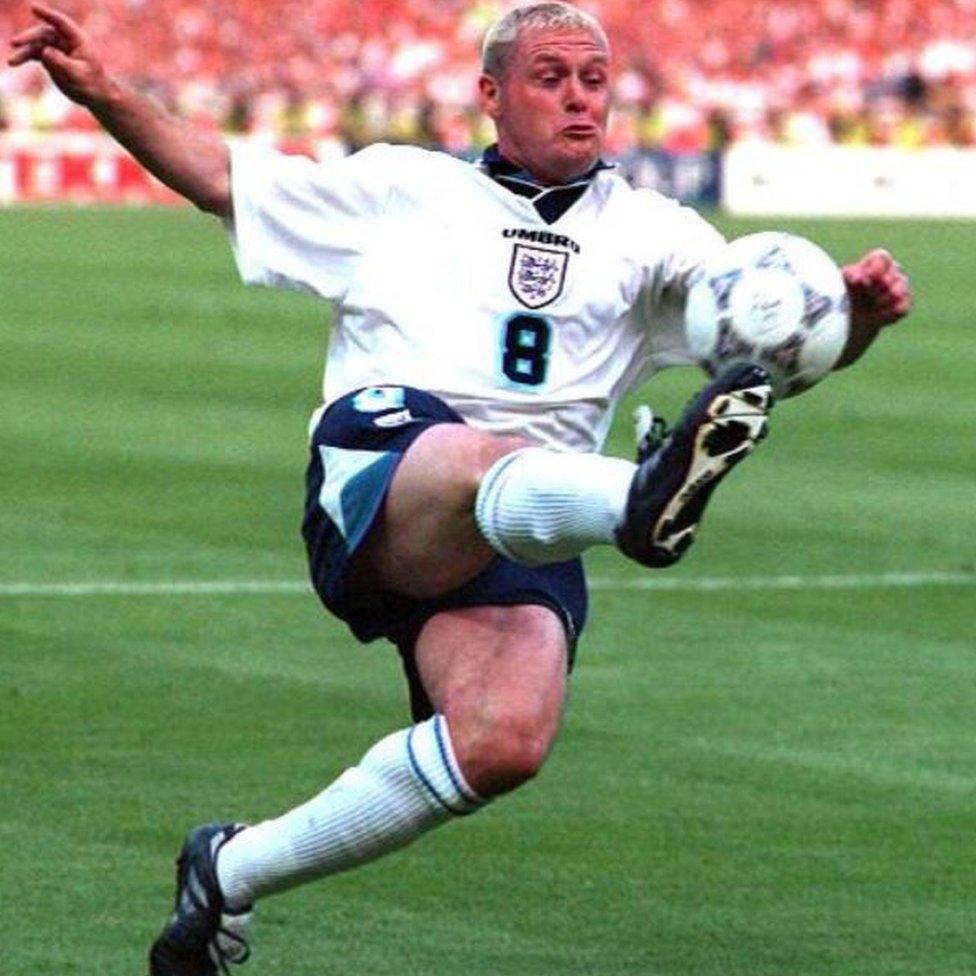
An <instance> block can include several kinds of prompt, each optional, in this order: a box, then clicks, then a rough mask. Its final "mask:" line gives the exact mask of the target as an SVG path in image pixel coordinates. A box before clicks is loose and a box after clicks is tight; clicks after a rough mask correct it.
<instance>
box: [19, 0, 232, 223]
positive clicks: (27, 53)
mask: <svg viewBox="0 0 976 976" xmlns="http://www.w3.org/2000/svg"><path fill="white" fill-rule="evenodd" d="M31 10H32V11H33V13H34V15H35V16H36V17H37V18H38V20H39V21H40V23H38V24H35V25H34V26H33V27H29V28H27V29H26V30H23V31H21V32H20V33H19V34H16V35H15V36H14V37H13V38H12V39H11V44H12V45H13V47H14V48H15V49H16V50H15V52H14V54H13V55H12V57H11V58H10V59H9V61H8V62H7V63H8V64H9V65H10V66H11V67H16V66H17V65H20V64H25V63H26V62H28V61H38V62H40V63H41V64H42V65H43V66H44V68H45V70H46V71H47V73H48V74H49V75H50V76H51V80H52V81H53V82H54V83H55V84H56V85H57V86H58V88H60V89H61V91H62V92H64V94H65V95H67V97H68V98H70V99H71V100H72V101H74V102H77V103H78V104H79V105H83V106H84V107H85V108H87V109H88V110H89V111H90V112H91V113H92V115H94V116H95V118H96V119H98V121H99V122H100V123H101V125H102V126H103V128H104V129H105V130H106V131H107V132H109V133H110V134H111V135H112V136H113V137H114V138H115V139H116V141H118V142H119V144H120V145H122V146H123V147H125V149H127V150H128V151H129V152H130V153H132V155H133V156H135V158H136V159H138V160H139V162H140V163H142V164H143V166H145V167H146V168H147V169H148V170H149V171H150V172H151V173H152V174H153V175H154V176H156V177H157V178H158V179H160V180H161V181H162V182H163V183H165V184H166V185H167V186H169V187H170V188H171V189H173V190H175V191H176V192H177V193H179V194H180V195H181V196H183V197H186V199H187V200H189V201H190V202H191V203H193V204H195V205H196V206H197V207H199V208H200V209H201V210H205V211H207V212H208V213H212V214H216V215H217V216H218V217H225V218H226V217H230V216H231V196H230V175H229V154H228V151H227V147H226V145H224V143H223V141H222V140H221V139H219V138H217V137H215V136H212V135H210V134H209V133H206V132H202V131H199V130H197V129H195V128H193V127H192V126H189V125H187V124H185V123H184V122H183V121H181V120H180V119H177V118H176V117H175V116H173V115H170V114H169V113H168V112H166V111H165V110H164V109H163V108H162V107H161V106H159V105H157V104H156V103H155V102H154V101H152V100H151V99H149V98H146V97H145V96H144V95H140V94H139V93H138V92H136V91H133V90H132V89H130V88H128V87H126V86H125V85H122V84H121V83H119V82H118V81H116V80H115V79H113V78H111V77H110V76H109V75H108V74H106V72H105V69H104V67H103V66H102V63H101V59H100V58H99V57H98V55H97V53H96V52H95V51H94V49H93V47H92V45H91V41H90V39H89V38H88V36H87V34H85V32H84V31H83V30H82V29H81V27H79V25H78V24H77V23H76V22H75V21H74V20H72V19H71V18H70V17H68V16H67V15H66V14H63V13H61V12H60V11H58V10H54V9H52V8H50V7H45V6H42V5H40V4H37V5H34V6H33V7H32V8H31Z"/></svg>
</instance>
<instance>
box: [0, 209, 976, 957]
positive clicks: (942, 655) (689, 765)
mask: <svg viewBox="0 0 976 976" xmlns="http://www.w3.org/2000/svg"><path fill="white" fill-rule="evenodd" d="M723 223H724V226H725V227H726V229H728V230H730V231H733V232H741V231H744V230H751V229H759V227H760V226H763V227H771V226H780V227H785V228H786V229H793V230H797V231H799V232H802V233H806V234H808V235H809V236H811V237H813V238H815V239H816V240H818V241H820V242H821V243H822V244H824V245H825V246H826V247H827V248H828V249H829V250H830V251H831V252H832V253H833V254H834V255H835V257H837V258H839V259H850V258H853V257H854V256H856V254H857V253H859V252H860V251H861V250H862V249H864V248H866V247H868V246H870V245H873V244H875V243H884V244H885V245H887V246H889V247H890V248H891V249H892V250H893V251H894V252H895V253H896V254H897V255H899V256H900V258H901V259H902V261H903V263H904V265H905V266H906V268H907V269H908V270H909V271H910V272H911V273H912V274H913V277H914V281H915V285H916V289H917V296H918V308H917V311H916V313H915V314H914V315H913V316H912V317H911V319H910V320H908V321H907V322H905V323H903V324H902V325H899V326H898V327H897V328H896V329H894V330H892V332H891V333H890V334H889V335H888V336H886V337H885V339H884V340H883V341H882V342H881V343H880V344H879V346H878V347H877V348H876V349H875V350H873V351H872V353H871V354H870V355H869V356H868V358H867V360H866V361H865V362H864V363H863V364H862V365H859V366H857V367H855V368H854V369H852V370H849V371H847V372H845V373H842V374H838V375H837V376H834V377H832V378H830V379H829V380H828V381H827V382H825V383H824V384H823V385H822V386H820V387H819V388H818V389H816V390H814V391H811V392H810V393H808V394H806V395H804V396H803V397H800V398H798V399H796V400H793V401H790V402H786V403H783V404H781V405H780V407H779V408H778V409H777V411H776V412H775V413H774V416H773V429H772V434H771V436H770V438H769V440H768V441H767V442H766V443H765V444H764V446H763V448H762V450H761V451H760V452H759V453H757V455H756V457H755V458H754V459H752V460H750V462H749V463H748V464H747V465H745V466H744V467H743V469H742V470H741V471H740V472H737V473H736V474H735V475H734V476H733V477H732V478H730V480H729V482H728V483H727V485H724V486H723V488H722V490H721V492H720V493H719V494H718V495H717V496H716V499H715V501H714V503H713V506H712V509H711V510H710V512H709V517H708V519H707V520H706V523H705V525H704V526H703V531H702V533H701V537H700V540H699V542H698V544H697V546H696V547H695V550H694V551H693V553H691V554H689V557H688V558H687V560H686V561H685V562H684V563H683V564H682V565H681V566H680V567H678V568H676V569H675V570H674V571H672V572H671V573H670V574H668V578H671V579H674V580H676V581H680V582H681V585H680V587H679V588H677V589H674V590H673V591H668V590H659V589H647V590H641V589H639V588H637V587H639V586H640V585H641V584H640V580H642V579H644V578H645V577H644V576H643V575H642V574H641V572H640V570H639V569H638V568H637V567H634V566H631V565H629V564H627V563H626V562H625V561H624V560H622V559H620V558H617V557H616V556H615V554H614V553H612V552H609V551H607V552H599V553H595V554H594V555H593V557H592V558H591V559H590V561H589V567H590V571H591V574H592V575H593V576H594V577H596V578H597V580H598V583H599V587H598V588H597V589H596V590H595V592H594V594H593V604H592V616H591V623H590V626H589V628H588V631H587V633H586V635H585V638H584V640H583V642H582V646H581V651H580V659H579V665H578V668H577V670H576V674H575V676H574V681H573V692H572V698H571V702H570V707H569V711H568V715H567V719H566V724H565V730H564V734H563V736H562V739H561V741H560V742H559V744H558V746H557V748H556V750H555V753H554V755H553V757H552V759H551V762H550V764H549V766H548V767H547V769H546V770H545V772H544V773H543V775H542V776H541V777H540V779H539V780H538V782H536V783H535V784H533V785H532V786H531V787H529V788H527V789H525V790H524V791H522V792H521V793H519V794H517V795H514V796H512V797H509V798H507V799H505V800H503V801H500V802H498V803H496V804H495V805H494V806H492V807H491V808H490V809H488V810H487V811H485V812H484V813H482V814H480V815H479V816H478V817H475V818H472V819H471V820H468V821H466V822H465V823H463V824H455V825H450V826H448V827H447V828H445V829H444V830H442V831H440V832H437V833H435V834H434V835H431V836H430V837H428V838H426V839H425V840H423V841H421V842H420V843H419V844H418V845H416V846H415V847H414V848H412V849H411V850H409V851H407V852H404V853H401V854H398V855H395V856H393V857H391V858H389V859H387V860H385V861H383V862H381V863H378V864H376V865H373V866H371V867H368V868H366V869H364V870H361V871H358V872H353V873H351V874H348V875H344V876H341V877H338V878H334V879H331V880H329V881H326V882H322V883H319V884H316V885H311V886H308V887H306V888H304V889H302V890H299V891H295V892H291V893H289V894H286V895H283V896H280V897H278V898H275V899H270V900H268V901H267V902H265V903H262V904H261V905H260V906H259V912H258V914H257V920H256V926H255V932H254V943H255V945H254V949H255V954H254V959H253V961H252V962H251V963H250V964H249V966H248V967H247V969H246V971H247V972H251V971H253V972H254V973H255V974H268V976H273V974H274V976H285V974H288V976H339V974H342V976H345V974H348V973H362V974H368V976H427V974H431V973H436V974H440V976H478V974H482V976H574V974H578V976H583V974H586V976H591V974H592V976H738V974H741V976H767V974H768V976H774V974H775V976H820V974H822V976H908V974H912V976H963V974H971V973H972V972H973V971H974V966H976V963H974V958H976V931H974V925H973V904H974V894H976V885H974V874H976V840H974V831H973V823H974V820H973V812H974V808H976V735H974V734H973V725H974V715H976V709H974V705H976V692H974V687H976V644H974V641H973V625H974V618H973V606H974V583H976V566H974V551H976V546H974V544H976V518H974V504H973V498H974V496H973V488H974V474H976V462H974V454H973V426H972V424H973V415H974V395H973V388H974V378H976V343H974V341H973V321H972V320H973V317H974V312H976V290H974V284H973V278H972V256H973V254H974V253H976V225H973V224H964V223H958V224H957V223H951V222H950V223H939V224H935V223H924V222H892V223H880V222H877V223H870V222H863V223H846V222H783V221H781V222H778V223H777V222H775V221H763V222H762V223H761V224H760V223H758V222H754V223H748V224H746V223H742V222H740V223H738V224H731V223H729V222H723ZM0 241H2V245H0V248H2V253H3V260H2V262H0V296H2V297H0V375H2V382H0V417H2V418H3V422H2V424H0V470H2V473H3V476H2V478H0V540H2V553H3V561H2V565H0V904H2V906H3V910H2V911H0V946H2V947H3V948H2V951H0V972H2V974H3V976H72V974H79V976H80V974H84V976H90V974H92V973H97V974H109V973H112V974H119V976H121V974H132V976H135V974H140V973H142V972H143V971H144V964H143V960H144V954H145V951H146V948H147V947H148V944H149V942H150V940H151V939H152V937H153V935H154V933H155V931H156V930H157V928H158V927H159V925H160V924H161V923H162V921H163V918H164V917H165V915H166V912H167V910H168V904H169V899H170V886H171V860H172V857H173V856H174V854H175V852H176V850H177V848H178V845H179V843H180V838H181V837H182V834H183V832H184V830H185V828H187V827H188V826H189V825H192V824H194V823H196V822H199V821H202V820H209V819H214V818H221V817H228V818H235V817H236V818H241V819H254V818H262V817H265V816H269V815H273V814H275V813H277V812H279V811H281V810H283V809H284V808H286V807H288V806H291V805H292V804H293V803H294V802H297V801H298V800H300V799H304V798H305V797H306V796H308V795H311V794H312V793H314V792H316V791H317V790H318V789H319V788H321V787H322V786H323V785H324V784H325V783H327V782H328V781H329V780H331V779H332V778H333V777H334V776H335V775H336V774H337V773H338V772H339V771H340V769H342V768H343V767H344V766H345V765H348V764H350V763H351V762H354V761H355V760H356V759H357V758H358V757H359V756H360V755H361V754H362V752H363V751H364V750H365V749H366V748H367V747H368V746H369V745H370V744H371V742H372V741H374V740H375V739H376V738H378V737H379V735H380V734H382V733H384V732H385V731H387V730H391V729H393V728H397V727H400V726H402V725H403V724H405V723H406V712H405V700H404V695H403V691H402V688H401V684H400V680H399V675H398V671H397V666H396V664H395V661H394V657H393V655H392V654H391V653H390V652H388V651H387V650H386V649H385V648H383V647H382V646H380V645H374V646H372V647H369V648H365V649H364V648H360V647H358V646H357V645H356V644H355V643H354V642H353V641H352V639H351V638H350V637H348V636H347V634H346V633H345V631H344V629H343V627H342V626H340V625H339V624H338V623H336V622H335V621H333V620H331V619H330V618H328V617H327V616H325V615H324V614H323V613H322V612H320V610H319V608H318V606H317V604H316V602H315V600H314V599H313V598H312V597H311V596H308V595H301V594H290V593H281V594H277V595H276V594H267V593H264V594H261V593H243V594H231V595H226V594H225V595H219V594H218V595H213V594H211V595H185V596H174V595H169V596H160V595H145V596H133V595H115V596H106V595H99V596H92V595H89V596H78V595H76V596H65V595H60V596H56V595H50V594H46V595H45V594H39V593H38V592H36V591H35V592H27V593H21V594H20V595H16V591H15V587H16V585H18V584H32V585H34V584H45V583H55V582H58V583H61V582H74V583H79V582H81V583H84V582H91V581H100V580H101V581H106V580H109V581H121V582H138V581H144V582H146V581H148V582H158V581H165V580H244V579H258V580H298V579H301V578H302V577H303V575H304V564H303V555H302V551H301V547H300V542H299V537H298V532H297V523H298V516H299V510H300V505H301V495H302V484H301V477H302V471H303V467H304V452H305V447H304V438H305V422H306V416H307V414H308V412H309V411H310V410H311V409H312V408H313V407H314V406H315V404H316V399H317V394H318V384H319V370H320V359H321V354H322V351H323V347H324V342H325V335H326V312H325V308H324V306H322V305H319V304H316V303H314V302H313V301H311V300H310V299H308V298H306V297H302V296H289V295H281V294H275V293H271V292H262V291H253V290H250V291H249V290H245V289H244V288H242V287H241V286H240V285H239V284H238V283H237V280H236V276H235V274H234V271H233V268H232V263H231V258H230V255H229V251H228V249H227V247H226V245H225V243H224V241H223V239H222V234H221V231H220V230H219V228H218V227H217V225H216V224H214V223H211V222H208V220H207V219H206V218H204V217H202V216H200V215H197V214H194V213H190V212H187V211H178V212H161V211H126V210H119V211H111V212H109V211H98V210H40V211H38V210H11V211H4V212H0ZM698 382H699V378H698V377H697V376H695V375H692V374H691V373H690V371H673V375H671V374H669V375H667V376H665V377H662V378H660V379H659V380H658V381H656V382H655V383H654V384H652V385H651V387H650V392H653V393H654V395H655V403H656V405H657V406H658V407H659V408H660V409H662V410H663V411H664V412H666V413H667V412H670V413H671V414H673V413H674V411H675V410H676V409H677V408H678V407H679V406H680V404H681V402H682V401H683V399H684V398H685V396H686V395H687V394H688V393H689V392H690V391H691V389H692V387H693V386H694V385H696V384H697V383H698ZM626 413H627V411H622V412H621V417H620V420H619V422H618V424H617V426H616V427H615V429H614V435H613V439H612V442H611V445H610V449H611V450H612V451H614V452H617V453H629V443H628V431H627V423H626V416H625V414H626ZM891 573H910V574H918V575H916V576H913V577H912V579H913V581H914V583H915V584H916V585H902V586H899V585H892V583H891V582H890V580H889V578H888V577H886V576H885V575H884V574H891ZM939 573H949V574H954V576H953V577H952V578H953V579H954V580H955V581H954V582H948V583H946V582H945V581H943V582H942V583H941V584H940V583H938V582H929V583H926V582H924V581H925V580H926V579H929V578H930V577H929V576H928V575H926V574H939ZM834 575H840V576H844V577H845V578H850V577H856V578H857V579H859V580H861V581H862V582H864V583H866V584H867V585H864V586H861V587H858V588H854V587H850V588H831V587H828V586H826V585H823V584H818V585H809V586H802V587H799V588H792V589H787V588H780V589H775V588H769V586H768V585H767V584H764V583H763V581H767V583H768V581H770V580H776V579H779V578H781V577H784V576H804V577H815V578H817V579H822V578H823V577H825V576H834ZM706 577H707V578H720V579H723V580H728V579H734V578H739V577H750V578H756V580H758V582H757V584H756V585H755V587H754V588H740V589H718V590H715V591H707V590H705V591H703V590H700V589H694V588H693V586H694V581H695V580H700V579H702V578H706ZM932 578H934V577H932ZM886 580H888V581H887V582H886Z"/></svg>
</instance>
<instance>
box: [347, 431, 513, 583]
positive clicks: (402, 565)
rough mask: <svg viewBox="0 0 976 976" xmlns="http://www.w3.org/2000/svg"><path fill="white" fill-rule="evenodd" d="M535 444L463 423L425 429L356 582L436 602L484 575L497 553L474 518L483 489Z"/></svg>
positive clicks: (359, 560) (365, 549) (366, 546)
mask: <svg viewBox="0 0 976 976" xmlns="http://www.w3.org/2000/svg"><path fill="white" fill-rule="evenodd" d="M527 443H528V442H527V441H524V440H522V439H521V438H517V437H496V436H495V435H493V434H489V433H486V432H485V431H480V430H475V429H473V428H471V427H466V426H465V425H463V424H438V425H436V426H434V427H431V428H429V429H428V430H426V431H424V433H423V434H421V435H420V436H419V437H418V438H417V440H416V441H414V443H413V444H411V445H410V447H409V449H408V450H407V452H406V453H405V454H404V456H403V459H402V460H401V462H400V464H399V466H398V468H397V470H396V474H395V475H394V476H393V481H392V483H391V485H390V489H389V492H388V493H387V498H386V503H385V505H384V507H383V511H382V513H381V514H380V518H379V521H378V522H377V524H376V525H375V526H373V528H372V529H371V530H370V534H369V536H368V537H367V538H366V541H365V542H364V543H363V546H362V548H361V549H360V550H359V553H358V554H357V556H356V561H355V567H354V570H353V574H352V583H353V585H355V586H357V587H360V588H363V589H371V590H372V589H379V590H392V591H394V592H397V593H402V594H404V595H405V596H410V597H413V598H415V599H429V598H431V597H435V596H439V595H440V594H441V593H445V592H447V591H448V590H452V589H456V588H457V587H459V586H461V585H463V584H464V583H466V582H467V581H468V580H470V579H472V578H473V577H474V576H476V575H477V574H478V573H479V572H481V570H482V569H484V568H485V566H487V565H488V563H489V562H490V561H491V559H492V558H493V557H494V552H493V551H492V549H491V547H490V546H489V545H488V543H487V542H485V540H484V539H483V538H482V536H481V533H480V532H479V531H478V527H477V525H476V523H475V519H474V502H475V497H476V495H477V492H478V485H479V484H480V483H481V479H482V477H483V476H484V474H485V472H486V471H487V470H488V469H489V468H490V467H491V466H492V465H493V464H494V463H495V462H496V461H497V460H498V459H499V458H501V457H504V456H505V455H506V454H510V453H511V452H512V451H515V450H518V449H519V448H520V447H524V446H526V444H527Z"/></svg>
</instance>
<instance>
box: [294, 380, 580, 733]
mask: <svg viewBox="0 0 976 976" xmlns="http://www.w3.org/2000/svg"><path fill="white" fill-rule="evenodd" d="M445 423H446V424H461V423H464V420H463V419H462V418H461V416H460V415H459V414H458V413H456V412H455V411H454V410H452V409H451V408H450V407H449V406H448V405H447V404H446V403H444V401H443V400H440V399H438V398H437V397H435V396H433V395H432V394H430V393H424V392H423V391H422V390H416V389H413V388H411V387H401V386H375V387H367V388H366V389H364V390H359V391H356V392H354V393H350V394H348V395H346V396H344V397H342V398H341V399H339V400H337V401H336V402H335V403H333V404H332V405H331V406H330V407H329V408H328V410H326V411H325V413H324V414H323V415H322V417H321V418H320V419H319V421H318V424H317V425H316V427H315V429H314V431H313V432H312V438H311V444H310V453H311V457H310V459H309V465H308V471H307V473H306V480H305V484H306V499H305V518H304V521H303V523H302V536H303V537H304V539H305V546H306V550H307V552H308V564H309V572H310V574H311V577H312V583H313V585H314V587H315V590H316V592H317V593H318V595H319V598H320V599H321V600H322V602H323V603H324V604H325V606H326V607H327V608H328V609H329V610H330V611H331V612H332V613H333V614H335V615H336V616H337V617H339V618H340V619H341V620H343V621H344V622H345V623H346V625H347V626H348V627H349V629H350V630H351V631H352V632H353V634H354V635H355V636H356V637H357V638H358V639H359V640H361V641H364V642H366V641H371V640H376V639H377V638H379V637H386V638H388V639H389V640H390V641H392V642H393V643H394V644H396V645H397V648H398V649H399V651H400V654H401V656H402V658H403V662H404V668H405V670H406V673H407V677H408V679H409V681H410V684H411V697H412V699H413V703H414V714H415V715H422V714H423V713H424V711H425V707H424V702H425V697H419V696H422V689H421V688H420V687H419V682H418V681H417V677H416V671H415V669H414V666H413V648H414V644H415V642H416V639H417V635H418V634H419V633H420V630H421V628H422V627H423V625H424V624H425V623H426V622H427V620H429V619H430V617H432V616H433V615H434V614H436V613H439V612H440V611H442V610H448V609H453V608H457V607H473V606H512V605H517V604H538V605H542V606H546V607H550V608H551V609H552V610H553V611H555V613H556V614H557V615H558V616H559V618H560V619H561V620H562V621H563V624H564V626H565V628H566V633H567V637H568V638H569V647H570V663H572V658H573V656H574V654H575V646H576V637H577V636H578V635H579V633H580V631H581V630H582V629H583V625H584V623H585V621H586V581H585V579H584V576H583V566H582V563H581V561H580V560H579V559H571V560H569V561H567V562H562V563H550V564H548V565H546V566H536V567H528V566H522V565H520V564H519V563H515V562H512V561H511V560H508V559H505V558H504V557H502V556H497V557H496V558H495V559H493V560H492V562H491V563H490V564H489V565H488V566H487V567H486V568H485V569H484V570H483V571H482V572H481V573H479V574H478V576H476V577H475V578H474V579H472V580H470V581H468V582H467V583H465V584H464V585H463V586H461V587H458V588H457V589H456V590H451V591H450V592H448V593H444V594H442V595H441V596H439V597H436V598H434V599H431V600H414V599H411V598H410V597H405V596H401V595H399V594H394V593H386V592H384V593H362V592H350V591H349V590H348V588H347V585H346V584H347V574H348V572H349V568H350V561H351V560H352V558H353V556H354V555H355V554H356V552H357V550H358V549H359V547H360V546H361V545H362V543H363V540H364V539H365V538H366V536H367V534H368V532H369V530H370V528H371V527H372V526H373V524H374V523H375V521H376V519H377V517H378V516H379V513H380V510H381V508H382V505H383V502H384V499H385V498H386V493H387V491H388V490H389V486H390V482H391V481H392V479H393V475H394V472H395V471H396V468H397V465H398V464H399V462H400V459H401V458H402V457H403V454H404V452H405V451H406V450H407V448H408V447H409V446H410V445H411V444H412V443H413V442H414V440H415V439H416V438H417V437H418V436H419V435H420V434H422V433H423V432H424V431H425V430H427V428H428V427H432V426H434V425H435V424H445ZM426 709H429V703H427V704H426Z"/></svg>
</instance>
